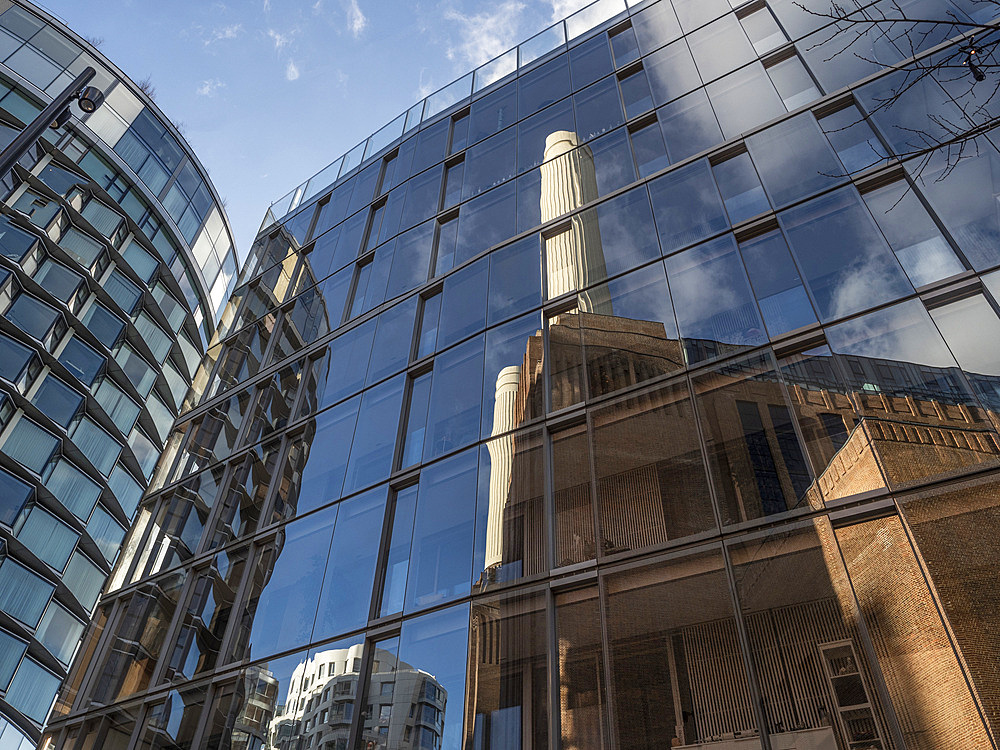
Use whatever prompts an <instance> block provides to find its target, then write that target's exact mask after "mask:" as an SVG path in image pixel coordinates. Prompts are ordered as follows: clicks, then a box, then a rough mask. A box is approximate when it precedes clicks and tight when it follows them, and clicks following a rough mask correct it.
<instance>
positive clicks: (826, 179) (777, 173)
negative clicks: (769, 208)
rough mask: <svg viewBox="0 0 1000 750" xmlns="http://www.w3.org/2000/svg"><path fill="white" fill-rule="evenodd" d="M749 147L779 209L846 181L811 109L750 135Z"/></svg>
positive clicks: (773, 201) (761, 176) (766, 186)
mask: <svg viewBox="0 0 1000 750" xmlns="http://www.w3.org/2000/svg"><path fill="white" fill-rule="evenodd" d="M747 148H748V149H749V150H750V154H751V156H753V162H754V164H755V165H756V166H757V171H758V172H760V179H761V181H762V182H763V183H764V187H765V188H766V189H767V192H768V194H769V195H770V196H771V202H772V203H774V205H775V206H777V207H779V208H780V207H781V206H785V205H787V204H789V203H792V202H793V201H797V200H799V199H801V198H805V197H806V196H808V195H811V194H812V193H817V192H819V191H820V190H825V189H827V188H830V187H833V186H834V185H836V184H837V183H838V182H843V181H844V177H843V172H844V170H843V168H842V167H841V165H840V162H839V161H838V159H837V157H836V156H835V155H834V153H833V150H832V149H831V148H830V145H829V143H827V140H826V138H824V137H823V133H822V132H821V131H820V129H819V126H818V125H817V124H816V120H815V119H813V116H812V114H811V113H809V112H806V113H804V114H801V115H798V116H796V117H792V118H791V119H788V120H784V121H783V122H780V123H778V124H777V125H772V126H771V127H769V128H768V129H767V130H764V131H762V132H760V133H756V134H754V135H752V136H750V137H749V138H747Z"/></svg>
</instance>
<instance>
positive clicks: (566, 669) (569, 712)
mask: <svg viewBox="0 0 1000 750" xmlns="http://www.w3.org/2000/svg"><path fill="white" fill-rule="evenodd" d="M555 614H556V639H557V642H558V643H559V717H560V722H559V723H560V729H561V730H562V742H563V747H573V748H579V750H599V748H606V747H608V745H609V740H610V738H609V737H608V736H607V733H608V721H607V696H606V694H605V689H604V685H605V675H604V658H603V648H602V647H601V613H600V604H599V603H598V600H597V589H596V588H588V589H580V590H578V591H572V592H569V593H566V594H560V595H557V596H556V612H555Z"/></svg>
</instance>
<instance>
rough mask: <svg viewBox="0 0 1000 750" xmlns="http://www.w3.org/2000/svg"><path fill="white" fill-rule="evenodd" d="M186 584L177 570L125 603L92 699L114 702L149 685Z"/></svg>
mask: <svg viewBox="0 0 1000 750" xmlns="http://www.w3.org/2000/svg"><path fill="white" fill-rule="evenodd" d="M183 585H184V575H183V574H181V573H174V574H171V575H168V576H166V577H163V578H160V579H158V580H156V581H152V582H147V583H144V584H142V585H140V587H139V588H138V589H137V590H136V591H135V593H133V594H132V596H131V597H130V598H129V599H128V601H127V602H125V604H124V605H123V606H124V610H123V612H122V614H121V617H120V619H119V620H118V622H117V623H116V626H115V630H114V631H112V632H111V633H110V636H111V640H110V641H109V642H108V645H107V650H106V651H105V652H104V653H105V654H106V656H105V659H104V664H103V665H102V666H101V667H100V668H99V671H98V672H97V674H96V676H95V677H94V680H95V682H94V684H93V687H92V688H91V693H90V700H92V701H97V702H100V703H113V702H114V701H118V700H122V699H124V698H127V697H128V696H130V695H134V694H135V693H137V692H141V691H143V690H145V689H146V688H148V687H149V684H150V680H151V679H152V677H153V672H154V670H155V669H156V664H157V661H158V660H159V658H160V653H161V651H162V649H163V645H164V643H163V642H164V639H165V638H166V636H167V628H168V627H169V625H170V621H171V619H173V616H174V611H175V610H176V608H177V603H178V598H179V597H180V593H181V588H182V587H183Z"/></svg>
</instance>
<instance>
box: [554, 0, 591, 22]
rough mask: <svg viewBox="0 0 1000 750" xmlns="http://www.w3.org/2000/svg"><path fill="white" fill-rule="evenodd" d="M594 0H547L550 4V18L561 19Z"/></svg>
mask: <svg viewBox="0 0 1000 750" xmlns="http://www.w3.org/2000/svg"><path fill="white" fill-rule="evenodd" d="M593 1H594V0H549V5H551V6H552V20H553V22H554V21H561V20H562V19H564V18H565V17H566V16H568V15H569V14H570V13H576V12H577V11H578V10H580V8H583V7H586V6H587V5H590V4H591V3H592V2H593Z"/></svg>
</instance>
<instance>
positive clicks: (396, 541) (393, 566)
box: [378, 484, 419, 616]
mask: <svg viewBox="0 0 1000 750" xmlns="http://www.w3.org/2000/svg"><path fill="white" fill-rule="evenodd" d="M418 492H419V488H418V486H417V485H415V484H414V485H410V486H409V487H406V488H404V489H401V490H399V491H398V492H396V496H395V498H393V499H392V501H391V503H392V535H391V536H390V537H389V547H388V549H387V550H386V553H385V568H384V572H383V574H382V575H383V579H382V596H381V599H380V602H379V608H378V614H379V616H385V615H391V614H393V613H394V612H401V611H402V610H403V604H404V603H405V600H406V576H407V573H408V572H409V569H410V543H411V541H412V539H413V516H414V514H415V513H416V510H417V493H418Z"/></svg>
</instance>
